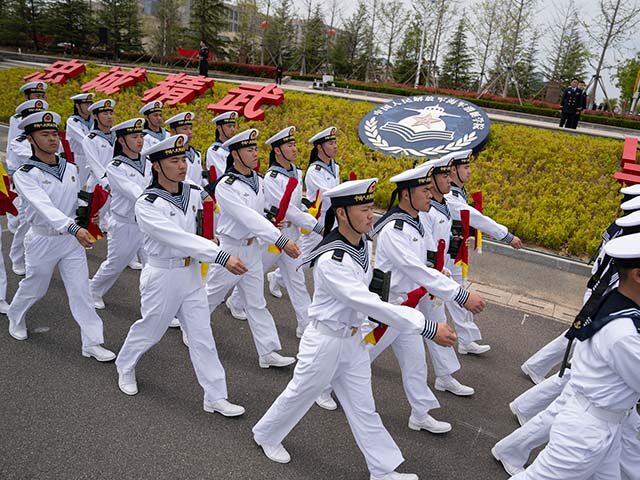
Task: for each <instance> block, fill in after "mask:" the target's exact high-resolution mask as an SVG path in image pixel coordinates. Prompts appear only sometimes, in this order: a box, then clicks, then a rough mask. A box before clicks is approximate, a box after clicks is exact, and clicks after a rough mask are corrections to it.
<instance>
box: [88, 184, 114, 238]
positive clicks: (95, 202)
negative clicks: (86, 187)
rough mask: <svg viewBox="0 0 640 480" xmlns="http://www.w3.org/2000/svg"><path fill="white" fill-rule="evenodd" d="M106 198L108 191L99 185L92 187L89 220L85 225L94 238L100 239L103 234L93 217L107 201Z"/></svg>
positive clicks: (107, 197)
mask: <svg viewBox="0 0 640 480" xmlns="http://www.w3.org/2000/svg"><path fill="white" fill-rule="evenodd" d="M108 199H109V192H107V191H106V190H105V189H104V188H102V187H101V186H100V185H96V187H95V188H94V189H93V194H92V195H91V202H89V222H88V226H87V230H88V231H89V233H90V234H91V235H93V236H94V238H95V239H96V240H100V239H101V238H102V237H103V235H102V230H100V227H98V225H96V224H95V223H94V222H93V218H94V217H95V216H96V215H97V214H98V212H99V211H100V209H101V208H102V207H103V206H104V204H105V203H107V200H108Z"/></svg>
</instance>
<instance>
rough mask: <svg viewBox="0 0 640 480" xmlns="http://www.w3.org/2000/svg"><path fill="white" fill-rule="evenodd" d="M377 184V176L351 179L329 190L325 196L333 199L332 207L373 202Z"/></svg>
mask: <svg viewBox="0 0 640 480" xmlns="http://www.w3.org/2000/svg"><path fill="white" fill-rule="evenodd" d="M377 185H378V179H377V178H365V179H363V180H350V181H348V182H344V183H341V184H340V185H338V186H336V187H333V188H331V189H329V190H327V191H326V192H325V194H324V196H325V197H326V198H330V199H331V206H332V207H345V206H349V205H361V204H363V203H371V202H373V194H374V192H375V191H376V187H377Z"/></svg>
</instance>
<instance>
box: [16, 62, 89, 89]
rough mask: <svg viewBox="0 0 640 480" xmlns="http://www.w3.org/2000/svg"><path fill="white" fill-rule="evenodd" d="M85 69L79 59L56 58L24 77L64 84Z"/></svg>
mask: <svg viewBox="0 0 640 480" xmlns="http://www.w3.org/2000/svg"><path fill="white" fill-rule="evenodd" d="M86 70H87V68H86V67H85V66H84V63H82V62H80V61H79V60H58V61H57V62H53V63H52V64H51V65H49V66H48V67H44V70H42V71H41V72H34V73H30V74H29V75H26V76H25V77H24V79H25V80H26V81H28V82H30V81H31V82H34V81H37V80H42V81H43V82H46V83H50V84H53V85H64V84H65V82H66V81H67V80H69V79H70V78H75V77H77V76H78V75H82V74H83V73H84V72H85V71H86Z"/></svg>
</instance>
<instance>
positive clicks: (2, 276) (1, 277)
mask: <svg viewBox="0 0 640 480" xmlns="http://www.w3.org/2000/svg"><path fill="white" fill-rule="evenodd" d="M1 247H2V227H0V302H1V301H6V300H7V270H6V269H5V266H4V255H3V254H2V248H1Z"/></svg>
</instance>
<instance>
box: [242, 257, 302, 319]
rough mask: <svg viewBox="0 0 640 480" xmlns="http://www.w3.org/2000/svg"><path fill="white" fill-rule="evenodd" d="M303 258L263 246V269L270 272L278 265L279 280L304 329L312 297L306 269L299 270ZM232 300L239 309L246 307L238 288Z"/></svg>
mask: <svg viewBox="0 0 640 480" xmlns="http://www.w3.org/2000/svg"><path fill="white" fill-rule="evenodd" d="M301 260H302V256H300V257H298V258H291V257H290V256H289V255H287V254H286V253H280V254H277V255H275V254H273V253H270V252H269V250H268V248H267V247H266V246H263V247H262V269H263V271H264V272H268V271H269V270H271V268H272V267H273V266H274V265H277V266H278V269H277V270H276V275H277V277H276V278H277V279H278V280H277V281H278V283H279V284H280V285H282V286H283V287H284V288H286V290H287V294H288V295H289V301H290V302H291V306H292V307H293V311H294V312H295V314H296V320H297V322H298V329H299V330H300V331H304V329H305V328H306V327H307V325H308V324H309V315H308V313H307V312H308V310H309V305H310V304H311V297H310V296H309V290H307V284H306V282H305V278H304V271H303V270H302V269H299V270H298V267H299V266H300V261H301ZM230 301H231V302H232V303H233V306H234V307H235V308H236V309H237V310H242V309H244V305H243V304H242V301H241V299H240V293H239V292H238V289H237V288H235V289H234V290H233V292H232V293H231V299H230Z"/></svg>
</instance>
